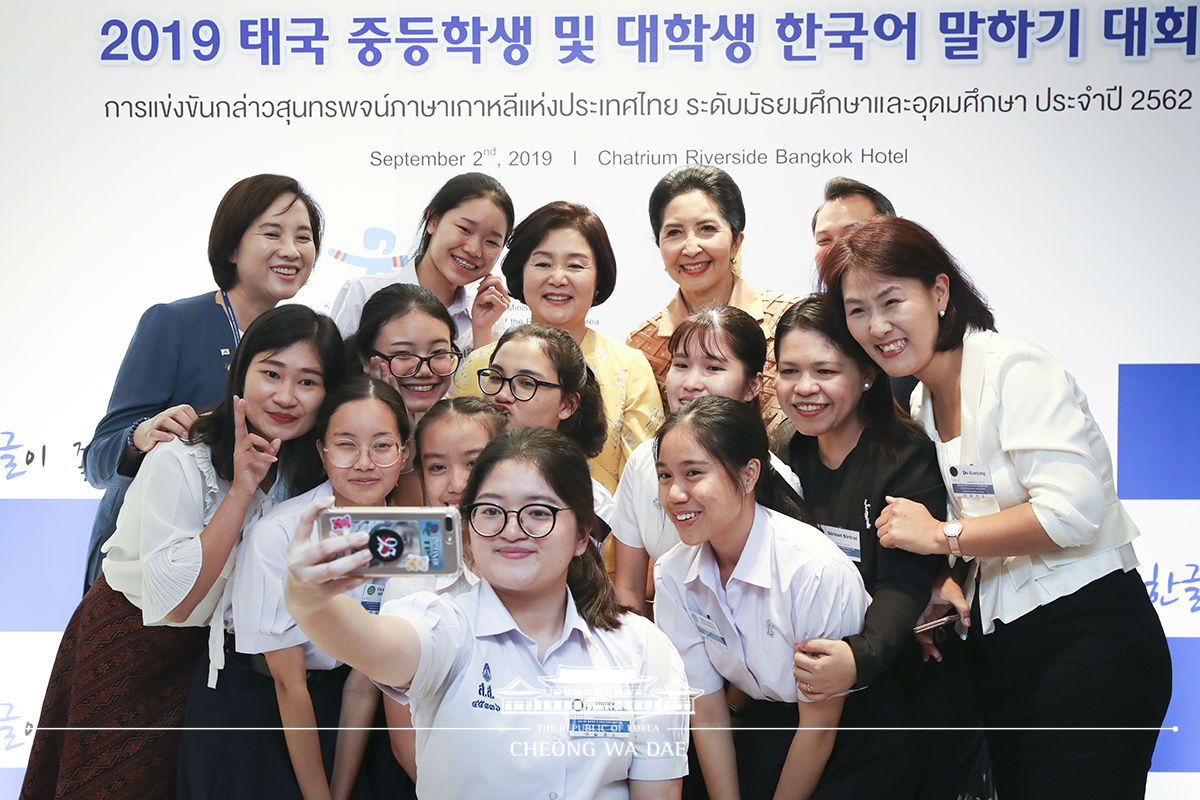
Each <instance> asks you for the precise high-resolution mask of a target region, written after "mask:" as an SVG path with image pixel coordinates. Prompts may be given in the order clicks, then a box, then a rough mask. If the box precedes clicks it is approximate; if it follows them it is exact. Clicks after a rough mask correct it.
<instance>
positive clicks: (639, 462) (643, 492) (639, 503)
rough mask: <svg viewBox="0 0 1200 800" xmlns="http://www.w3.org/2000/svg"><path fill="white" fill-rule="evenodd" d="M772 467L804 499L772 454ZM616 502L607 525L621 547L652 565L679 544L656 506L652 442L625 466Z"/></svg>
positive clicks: (792, 475)
mask: <svg viewBox="0 0 1200 800" xmlns="http://www.w3.org/2000/svg"><path fill="white" fill-rule="evenodd" d="M771 466H772V467H774V468H775V471H776V472H778V473H779V474H780V475H782V476H783V478H784V480H786V481H787V482H788V484H789V485H790V486H791V487H792V488H793V489H795V490H796V493H797V494H799V495H800V496H801V497H803V496H804V492H803V491H802V490H801V488H800V479H799V478H797V477H796V473H794V472H792V468H791V467H789V466H788V465H787V464H785V463H783V462H782V461H780V460H779V459H778V458H776V457H775V454H774V453H772V454H771ZM615 500H616V505H617V507H616V511H615V513H614V514H613V520H612V522H610V523H609V525H611V526H612V532H613V536H616V537H617V540H618V541H619V542H621V544H623V545H627V546H628V547H637V548H640V549H642V550H645V551H646V554H647V555H649V556H650V558H651V559H652V560H655V561H657V560H658V559H659V558H661V557H662V555H663V554H664V553H666V552H667V551H668V550H670V549H671V548H672V547H674V546H675V545H677V544H679V531H677V530H675V524H674V523H672V522H671V521H670V520H669V519H667V512H665V511H663V507H662V504H661V503H659V502H658V470H656V469H655V467H654V440H653V439H647V440H646V441H644V442H642V443H641V444H640V445H638V446H637V449H636V450H634V451H633V454H632V455H631V456H629V460H628V461H626V462H625V471H624V472H622V473H621V482H620V483H619V484H617V496H616V498H615Z"/></svg>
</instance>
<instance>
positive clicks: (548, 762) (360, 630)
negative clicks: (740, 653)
mask: <svg viewBox="0 0 1200 800" xmlns="http://www.w3.org/2000/svg"><path fill="white" fill-rule="evenodd" d="M462 500H463V502H462V506H461V508H462V511H463V518H464V520H465V521H466V523H467V526H468V528H469V530H470V541H471V544H470V550H471V553H472V556H473V559H474V564H475V569H476V571H477V572H478V574H479V575H480V577H481V579H482V580H481V581H480V583H479V584H478V585H477V586H476V587H475V588H473V589H472V590H471V591H470V592H468V593H466V594H463V595H460V596H457V597H446V596H439V595H434V594H430V593H420V594H417V595H413V596H411V597H408V598H405V599H403V600H401V601H397V602H393V603H389V604H388V605H387V607H386V608H385V609H384V611H383V614H381V615H380V616H378V617H373V616H371V615H369V614H367V613H366V612H364V611H362V609H361V606H359V605H358V604H357V603H355V602H354V601H353V600H352V599H350V598H347V597H345V596H344V595H343V593H344V591H345V589H346V588H347V587H348V586H350V585H353V583H355V582H356V581H358V580H360V579H355V578H347V577H345V576H346V575H347V573H349V572H350V571H351V570H353V569H355V568H357V567H360V566H363V565H364V564H366V563H367V562H368V561H369V559H370V553H369V552H368V551H367V550H365V549H364V550H356V551H354V552H350V553H349V554H346V552H345V549H344V548H345V547H346V546H347V545H350V546H352V547H364V546H365V545H366V535H365V534H356V535H352V536H351V538H350V540H349V541H337V540H326V541H322V542H318V543H307V541H306V540H305V539H304V537H296V538H295V539H294V540H293V546H292V552H291V563H290V567H289V572H288V580H287V585H286V589H285V595H286V597H287V601H288V608H289V609H290V610H291V612H292V614H293V615H294V616H295V618H296V620H297V621H298V622H299V623H300V626H301V627H302V628H303V629H304V631H305V632H306V633H307V634H308V635H309V637H310V638H311V639H312V640H313V642H314V643H315V644H316V645H317V646H318V647H320V648H321V649H323V650H325V651H326V652H329V653H330V654H331V655H334V656H335V657H337V658H340V659H342V660H344V661H346V662H347V663H349V664H351V665H353V666H354V667H355V668H357V669H360V670H362V671H363V672H365V673H366V674H367V675H369V676H370V677H371V678H372V679H373V680H375V681H376V682H377V683H379V684H381V685H382V686H384V687H387V688H385V691H387V692H388V693H389V694H393V695H397V696H402V697H406V698H407V699H409V700H410V701H411V703H412V710H413V720H414V722H415V723H416V727H417V770H418V771H417V794H418V796H435V795H436V796H439V797H441V796H445V797H466V796H471V795H472V794H474V793H477V792H478V791H479V787H481V786H487V787H489V791H490V792H492V794H494V795H495V796H497V797H512V798H528V797H534V796H545V797H549V796H550V795H551V794H553V795H555V796H557V797H561V798H567V797H589V798H627V797H629V798H640V799H645V798H669V797H672V796H678V786H679V777H680V776H681V775H682V774H683V773H684V772H685V771H686V768H687V767H686V762H687V753H686V735H685V733H684V731H685V730H686V728H685V727H684V726H685V725H686V720H685V714H686V709H687V695H688V692H687V687H686V684H685V682H684V676H683V669H682V664H681V663H680V661H679V655H678V654H677V653H676V652H675V651H674V649H673V648H672V647H671V645H670V643H669V642H668V641H667V639H666V637H664V636H663V635H662V633H661V632H660V631H658V630H656V629H655V628H654V626H653V625H652V624H651V623H650V622H648V621H647V620H645V619H644V618H643V617H639V616H637V615H634V614H629V613H626V612H625V611H624V610H623V609H621V607H620V606H619V605H618V604H617V601H616V595H615V594H614V593H613V590H612V585H611V584H610V583H609V582H608V578H607V575H606V574H605V572H604V566H603V564H602V562H601V560H600V553H599V550H598V548H597V546H596V544H595V543H594V541H593V540H592V538H591V532H592V531H593V530H594V528H595V523H596V519H595V513H594V512H593V510H592V492H591V479H590V478H589V476H588V469H587V462H586V460H585V458H584V456H583V453H582V452H581V451H580V450H579V448H578V447H577V446H576V445H575V444H574V443H572V442H571V441H570V440H568V439H567V438H565V437H564V436H562V435H561V434H559V433H556V432H554V431H548V430H544V429H540V428H524V429H521V430H517V431H510V432H508V433H506V434H503V435H502V436H500V437H499V438H497V439H495V440H494V441H492V442H491V443H490V444H489V445H488V446H487V447H486V448H484V451H483V453H482V454H480V457H479V460H478V461H477V462H476V465H475V469H474V471H473V472H472V473H471V478H470V481H469V482H468V483H467V487H466V489H465V491H464V492H463V498H462ZM319 510H320V507H319V506H314V507H312V508H311V509H310V511H309V513H308V514H307V515H306V517H305V518H304V519H302V520H301V522H300V528H299V529H300V530H301V531H304V530H307V529H308V527H310V526H311V524H312V521H313V519H315V517H316V515H317V513H318V512H319ZM331 558H333V560H332V561H331V560H330V559H331ZM576 684H583V685H586V686H588V687H589V692H590V693H591V695H592V696H593V697H596V700H595V701H594V702H596V703H597V704H598V705H597V706H596V707H595V708H593V707H590V706H589V702H593V701H584V702H583V703H582V704H581V705H579V706H574V705H573V704H571V703H569V702H568V703H566V704H565V705H564V706H562V708H563V709H565V710H561V711H551V709H555V708H559V706H558V705H556V703H557V701H556V700H555V699H554V697H552V696H548V693H549V695H553V693H554V692H553V689H552V687H553V686H555V685H563V686H564V687H565V689H564V690H565V691H566V692H567V693H568V694H569V693H570V692H571V691H572V689H571V688H570V687H571V686H574V685H576ZM650 684H653V685H654V686H655V688H656V691H657V692H658V696H659V697H661V698H663V699H662V700H661V701H659V702H657V704H656V705H655V707H654V708H653V709H651V710H649V711H648V712H647V713H644V714H641V713H639V714H634V713H631V712H629V711H625V710H622V707H621V705H620V704H622V703H625V702H630V700H629V698H628V694H627V693H628V692H629V691H630V690H629V688H628V686H630V685H639V686H640V685H650ZM622 685H623V686H625V687H626V688H624V689H622V688H620V687H621V686H622ZM606 686H610V687H611V688H605V687H606ZM530 688H534V689H537V690H539V691H536V692H534V693H532V694H531V693H530V692H529V691H527V690H528V689H530ZM576 691H577V690H576ZM609 700H611V701H612V703H609V702H607V701H609ZM542 702H544V703H548V704H549V705H547V706H545V708H544V709H543V706H541V705H539V703H542ZM614 704H616V705H614ZM614 707H615V708H616V709H617V710H615V711H613V710H612V709H613V708H614ZM502 708H504V709H505V710H506V711H508V712H510V713H503V714H502V713H500V712H501V709H502ZM572 708H573V709H574V710H570V709H572ZM601 708H608V709H610V713H607V714H604V715H603V716H604V717H606V718H607V719H608V720H609V721H608V722H605V723H603V724H602V723H600V722H598V721H597V720H596V719H595V717H596V715H597V714H598V713H600V709H601ZM546 711H550V713H545V712H546ZM439 728H444V729H446V730H438V729H439ZM456 728H472V729H473V730H471V731H465V732H461V733H460V732H457V731H455V730H453V729H456ZM572 732H574V733H575V735H574V736H573V735H572ZM581 732H582V733H585V734H591V733H595V734H598V737H595V738H593V737H592V736H589V735H585V736H583V737H581V736H579V735H578V734H579V733H581ZM610 733H615V734H617V736H615V737H611V738H610V736H609V735H608V734H610ZM589 745H590V746H589ZM464 753H469V757H464ZM521 753H523V754H524V756H523V757H514V754H521Z"/></svg>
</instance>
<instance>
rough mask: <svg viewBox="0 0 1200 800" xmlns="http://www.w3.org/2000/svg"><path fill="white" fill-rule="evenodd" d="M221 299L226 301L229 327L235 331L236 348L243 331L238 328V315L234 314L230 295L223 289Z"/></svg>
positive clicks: (234, 344) (234, 343)
mask: <svg viewBox="0 0 1200 800" xmlns="http://www.w3.org/2000/svg"><path fill="white" fill-rule="evenodd" d="M221 300H222V301H223V302H224V303H225V317H226V318H227V319H228V320H229V329H230V330H232V331H233V346H234V347H235V348H236V347H237V346H238V345H239V344H240V343H241V341H242V332H241V331H240V330H238V324H237V317H235V316H234V315H233V306H231V305H230V304H229V295H228V294H226V292H225V290H224V289H222V290H221Z"/></svg>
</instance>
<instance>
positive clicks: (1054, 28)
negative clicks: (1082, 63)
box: [1034, 8, 1083, 61]
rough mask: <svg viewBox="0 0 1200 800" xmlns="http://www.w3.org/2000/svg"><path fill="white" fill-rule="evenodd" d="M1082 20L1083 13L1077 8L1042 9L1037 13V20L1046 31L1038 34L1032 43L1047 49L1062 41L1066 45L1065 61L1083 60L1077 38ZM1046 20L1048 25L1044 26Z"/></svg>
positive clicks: (1078, 37)
mask: <svg viewBox="0 0 1200 800" xmlns="http://www.w3.org/2000/svg"><path fill="white" fill-rule="evenodd" d="M1082 19H1083V12H1082V11H1081V10H1080V9H1078V8H1064V9H1042V10H1041V11H1039V12H1038V20H1039V21H1040V22H1041V23H1042V27H1045V28H1046V31H1045V33H1041V34H1039V35H1038V36H1037V37H1036V38H1035V39H1034V41H1036V42H1037V43H1038V44H1039V45H1041V46H1043V47H1049V46H1050V45H1052V44H1054V43H1055V42H1057V41H1058V40H1059V39H1063V40H1064V41H1065V42H1066V44H1067V61H1079V60H1080V59H1081V58H1083V49H1082V47H1081V46H1080V36H1079V32H1080V27H1081V24H1082ZM1046 20H1049V25H1046V24H1045V22H1046Z"/></svg>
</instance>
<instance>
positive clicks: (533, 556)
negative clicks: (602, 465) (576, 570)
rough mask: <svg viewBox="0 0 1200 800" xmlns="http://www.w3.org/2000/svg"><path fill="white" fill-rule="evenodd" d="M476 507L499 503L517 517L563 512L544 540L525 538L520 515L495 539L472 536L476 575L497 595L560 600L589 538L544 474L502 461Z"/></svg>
mask: <svg viewBox="0 0 1200 800" xmlns="http://www.w3.org/2000/svg"><path fill="white" fill-rule="evenodd" d="M475 502H477V503H495V504H496V505H498V506H500V507H501V508H504V509H509V510H514V511H515V510H517V509H519V508H521V507H523V506H525V505H528V504H529V503H544V504H546V505H549V506H554V507H555V508H561V509H562V511H559V512H558V516H557V518H556V521H555V523H554V528H553V530H551V531H550V533H549V534H547V535H546V536H543V537H541V538H539V539H533V538H531V537H529V536H526V535H525V533H524V531H522V530H521V528H520V526H519V525H518V524H517V518H516V515H515V514H509V515H508V520H507V521H506V523H505V525H504V529H503V530H502V531H501V532H500V533H499V534H498V535H496V536H492V537H487V538H485V537H483V536H480V535H479V534H477V533H475V531H474V530H473V529H472V530H471V551H472V553H473V554H474V558H475V567H476V571H477V572H478V573H479V574H480V576H482V577H483V578H485V579H486V580H487V582H488V583H490V584H491V585H492V587H493V588H494V589H496V591H497V592H498V593H500V594H502V595H503V594H504V593H506V592H514V593H515V592H519V593H521V594H524V595H529V594H532V595H545V596H546V597H547V598H548V599H554V598H556V597H559V596H561V595H562V593H563V591H564V589H565V588H566V585H567V567H568V566H569V565H570V563H571V559H572V558H573V557H575V556H577V555H581V554H582V553H583V551H584V549H585V548H586V547H587V546H588V544H587V539H588V537H587V536H586V535H581V534H580V531H579V528H578V524H577V521H576V519H575V514H574V512H572V511H571V509H570V508H569V507H567V504H566V503H565V502H564V501H563V499H562V498H561V497H559V496H558V495H557V494H556V493H555V492H554V490H553V489H551V488H550V484H549V483H547V481H546V479H545V477H544V476H543V475H542V473H541V471H540V470H539V469H538V468H537V467H536V466H535V465H534V464H532V463H530V462H528V461H524V460H518V459H513V458H510V459H506V460H504V461H501V462H499V463H498V464H496V466H495V467H493V468H492V471H491V472H490V473H489V474H488V476H487V477H486V478H485V479H484V480H483V482H482V483H481V484H480V486H479V491H478V493H477V494H476V496H475ZM468 528H470V526H469V525H468Z"/></svg>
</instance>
